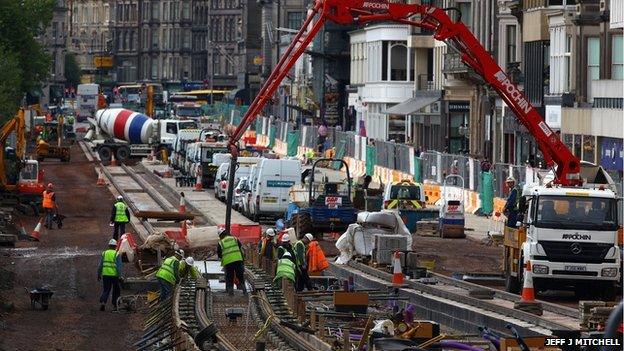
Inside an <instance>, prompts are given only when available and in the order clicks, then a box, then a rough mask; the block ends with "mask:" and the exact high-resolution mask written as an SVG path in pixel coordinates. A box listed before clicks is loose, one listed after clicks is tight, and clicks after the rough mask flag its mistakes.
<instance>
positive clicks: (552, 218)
mask: <svg viewBox="0 0 624 351" xmlns="http://www.w3.org/2000/svg"><path fill="white" fill-rule="evenodd" d="M535 226H536V227H539V228H554V229H580V230H583V229H584V230H617V228H618V219H617V203H616V201H615V199H610V198H602V197H585V196H540V197H539V198H538V208H537V213H536V214H535Z"/></svg>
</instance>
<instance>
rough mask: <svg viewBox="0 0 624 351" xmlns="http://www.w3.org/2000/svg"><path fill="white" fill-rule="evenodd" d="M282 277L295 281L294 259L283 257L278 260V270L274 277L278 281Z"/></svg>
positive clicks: (274, 280)
mask: <svg viewBox="0 0 624 351" xmlns="http://www.w3.org/2000/svg"><path fill="white" fill-rule="evenodd" d="M281 278H286V279H289V280H290V281H292V282H293V283H294V282H295V264H294V263H293V261H291V260H289V259H287V258H282V259H280V260H279V261H277V271H276V272H275V278H273V282H277V281H278V280H279V279H281Z"/></svg>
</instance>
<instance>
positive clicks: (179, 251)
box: [174, 250, 184, 257]
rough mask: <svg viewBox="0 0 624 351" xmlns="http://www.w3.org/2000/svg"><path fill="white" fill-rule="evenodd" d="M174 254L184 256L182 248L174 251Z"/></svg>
mask: <svg viewBox="0 0 624 351" xmlns="http://www.w3.org/2000/svg"><path fill="white" fill-rule="evenodd" d="M174 254H175V255H177V256H180V257H184V250H178V251H176V252H174Z"/></svg>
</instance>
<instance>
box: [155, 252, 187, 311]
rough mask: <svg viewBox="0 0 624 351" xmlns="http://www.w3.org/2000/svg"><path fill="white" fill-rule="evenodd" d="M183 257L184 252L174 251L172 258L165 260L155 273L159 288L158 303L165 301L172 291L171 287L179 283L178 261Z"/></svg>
mask: <svg viewBox="0 0 624 351" xmlns="http://www.w3.org/2000/svg"><path fill="white" fill-rule="evenodd" d="M183 257H184V252H182V250H178V251H175V252H174V254H173V255H172V256H169V257H167V259H165V261H164V262H163V263H162V265H161V266H160V268H159V269H158V272H156V279H157V280H158V286H159V287H160V296H159V299H160V301H162V300H164V299H166V298H167V297H168V296H169V295H170V294H171V292H172V291H173V287H174V286H175V285H176V284H177V283H178V282H179V281H180V260H181V259H182V258H183Z"/></svg>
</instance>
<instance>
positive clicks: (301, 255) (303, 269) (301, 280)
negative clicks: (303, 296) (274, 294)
mask: <svg viewBox="0 0 624 351" xmlns="http://www.w3.org/2000/svg"><path fill="white" fill-rule="evenodd" d="M312 240H314V236H312V234H310V233H307V234H306V235H304V236H303V238H301V240H299V241H297V242H296V243H295V245H294V246H293V251H294V252H295V263H296V264H297V272H296V273H297V276H296V277H295V280H296V282H297V285H296V286H295V289H296V290H297V291H303V289H304V288H305V289H307V290H312V283H311V282H310V275H309V274H308V260H307V257H306V256H307V255H306V254H307V251H308V248H307V245H308V244H309V243H310V242H311V241H312Z"/></svg>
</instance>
